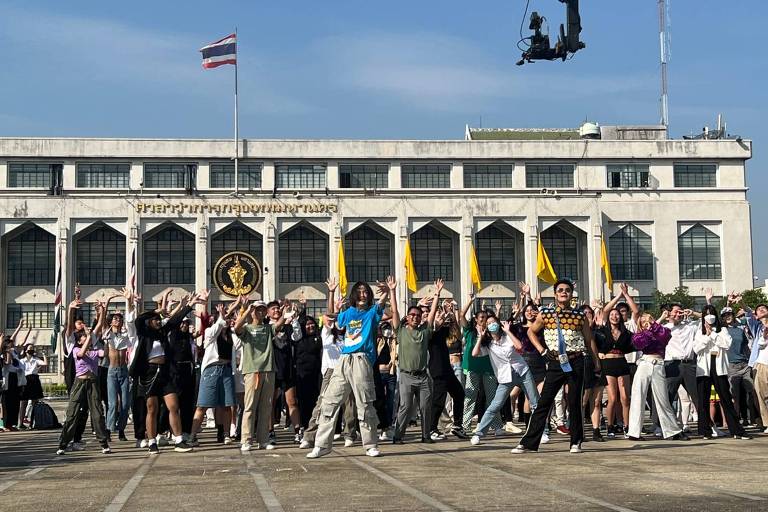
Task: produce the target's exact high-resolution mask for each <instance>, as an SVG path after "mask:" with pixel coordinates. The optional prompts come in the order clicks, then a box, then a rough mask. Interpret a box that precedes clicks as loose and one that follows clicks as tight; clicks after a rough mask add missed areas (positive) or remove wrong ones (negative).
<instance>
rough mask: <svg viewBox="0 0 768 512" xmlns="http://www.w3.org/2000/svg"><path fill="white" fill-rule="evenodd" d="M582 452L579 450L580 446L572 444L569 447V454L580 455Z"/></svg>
mask: <svg viewBox="0 0 768 512" xmlns="http://www.w3.org/2000/svg"><path fill="white" fill-rule="evenodd" d="M583 451H584V450H582V449H581V444H572V445H571V453H582V452H583Z"/></svg>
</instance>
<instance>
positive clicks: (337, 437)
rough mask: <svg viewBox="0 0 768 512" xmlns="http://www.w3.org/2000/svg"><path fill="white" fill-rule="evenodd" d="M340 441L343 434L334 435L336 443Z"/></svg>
mask: <svg viewBox="0 0 768 512" xmlns="http://www.w3.org/2000/svg"><path fill="white" fill-rule="evenodd" d="M339 439H341V434H333V440H334V441H338V440H339Z"/></svg>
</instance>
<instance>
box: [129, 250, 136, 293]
mask: <svg viewBox="0 0 768 512" xmlns="http://www.w3.org/2000/svg"><path fill="white" fill-rule="evenodd" d="M130 289H131V292H132V293H136V247H135V246H134V248H133V252H131V277H130Z"/></svg>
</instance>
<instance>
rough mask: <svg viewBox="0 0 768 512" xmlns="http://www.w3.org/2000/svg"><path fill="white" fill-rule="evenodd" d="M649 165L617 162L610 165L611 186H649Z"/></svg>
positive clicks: (609, 185)
mask: <svg viewBox="0 0 768 512" xmlns="http://www.w3.org/2000/svg"><path fill="white" fill-rule="evenodd" d="M648 175H649V173H648V165H646V164H617V165H609V166H608V187H609V188H647V187H648Z"/></svg>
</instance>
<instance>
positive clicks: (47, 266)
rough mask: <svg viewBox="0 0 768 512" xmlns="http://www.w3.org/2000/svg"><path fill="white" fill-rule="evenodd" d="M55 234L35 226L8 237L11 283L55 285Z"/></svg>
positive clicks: (15, 284)
mask: <svg viewBox="0 0 768 512" xmlns="http://www.w3.org/2000/svg"><path fill="white" fill-rule="evenodd" d="M55 256H56V237H55V236H53V235H52V234H50V233H48V232H47V231H46V230H44V229H42V228H40V227H38V226H33V227H31V228H29V229H26V230H24V231H23V232H21V233H19V234H18V235H15V236H13V238H10V239H9V240H8V274H7V275H8V286H54V277H53V276H54V272H55V265H56V264H55Z"/></svg>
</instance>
